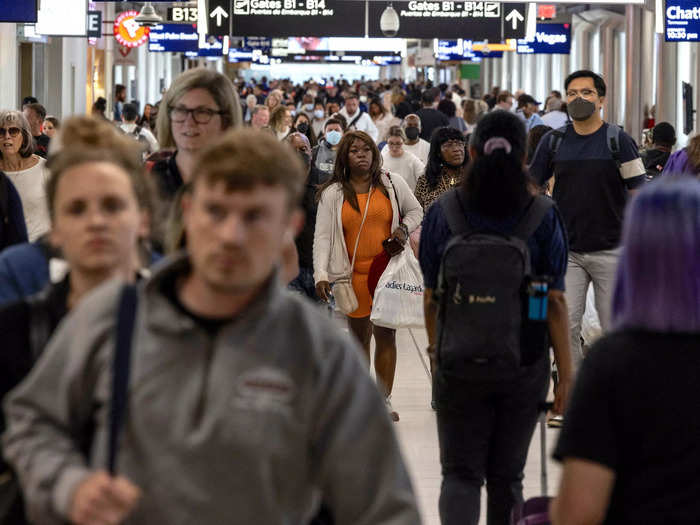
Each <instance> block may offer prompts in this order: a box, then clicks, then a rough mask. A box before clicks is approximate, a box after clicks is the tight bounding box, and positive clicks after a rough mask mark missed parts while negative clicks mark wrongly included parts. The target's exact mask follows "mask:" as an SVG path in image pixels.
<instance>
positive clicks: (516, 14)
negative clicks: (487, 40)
mask: <svg viewBox="0 0 700 525" xmlns="http://www.w3.org/2000/svg"><path fill="white" fill-rule="evenodd" d="M526 24H527V4H524V3H522V4H519V3H512V4H503V39H504V40H505V39H506V38H524V37H525V28H526Z"/></svg>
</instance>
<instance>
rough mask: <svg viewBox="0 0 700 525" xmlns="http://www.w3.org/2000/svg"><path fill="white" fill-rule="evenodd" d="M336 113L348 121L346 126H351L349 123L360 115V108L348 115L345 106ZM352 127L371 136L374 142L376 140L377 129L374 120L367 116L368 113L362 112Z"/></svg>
mask: <svg viewBox="0 0 700 525" xmlns="http://www.w3.org/2000/svg"><path fill="white" fill-rule="evenodd" d="M338 113H340V114H341V115H343V116H344V117H345V119H346V120H347V121H348V128H351V126H350V124H351V123H352V121H353V120H354V119H355V118H356V117H357V116H358V115H360V108H357V111H356V112H355V113H353V114H352V115H348V110H347V109H346V108H345V107H343V108H342V109H341V110H340V111H339V112H338ZM352 128H354V129H356V130H358V131H364V132H365V133H367V134H368V135H369V136H370V137H372V140H373V141H374V142H377V138H378V135H379V131H378V130H377V126H375V125H374V121H373V120H372V117H370V116H369V114H367V113H362V115H360V118H359V119H358V120H357V122H355V124H353V125H352Z"/></svg>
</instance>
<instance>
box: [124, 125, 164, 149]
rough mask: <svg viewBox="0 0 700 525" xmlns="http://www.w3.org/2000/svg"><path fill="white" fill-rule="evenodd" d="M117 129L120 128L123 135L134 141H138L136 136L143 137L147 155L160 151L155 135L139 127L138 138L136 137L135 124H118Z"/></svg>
mask: <svg viewBox="0 0 700 525" xmlns="http://www.w3.org/2000/svg"><path fill="white" fill-rule="evenodd" d="M119 127H120V128H122V130H123V131H124V133H126V134H127V135H130V136H131V137H133V138H134V139H136V140H138V136H140V137H143V138H145V139H146V142H148V153H155V152H156V151H158V150H159V149H160V146H159V145H158V141H157V140H156V137H155V135H153V133H151V130H150V129H148V128H146V127H143V126H141V130H140V131H139V134H138V136H136V134H135V132H136V127H137V126H136V123H135V122H129V123H126V122H122V123H121V124H119Z"/></svg>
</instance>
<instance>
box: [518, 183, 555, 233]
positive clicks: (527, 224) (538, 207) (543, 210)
mask: <svg viewBox="0 0 700 525" xmlns="http://www.w3.org/2000/svg"><path fill="white" fill-rule="evenodd" d="M553 206H554V201H553V200H552V199H550V198H549V197H546V196H544V195H537V196H535V197H533V198H532V201H530V204H529V205H528V208H527V211H526V212H525V215H524V216H523V218H522V219H520V222H519V223H518V225H517V226H516V227H515V230H513V235H514V236H515V237H517V238H518V239H520V240H522V241H525V242H527V240H528V239H529V238H530V237H532V234H533V233H535V230H537V228H539V226H540V224H542V220H544V216H545V215H547V212H548V211H549V210H550V209H551V208H552V207H553Z"/></svg>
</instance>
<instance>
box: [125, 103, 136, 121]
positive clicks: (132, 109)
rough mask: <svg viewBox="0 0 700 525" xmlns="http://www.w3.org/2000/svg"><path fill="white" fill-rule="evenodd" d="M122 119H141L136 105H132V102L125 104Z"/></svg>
mask: <svg viewBox="0 0 700 525" xmlns="http://www.w3.org/2000/svg"><path fill="white" fill-rule="evenodd" d="M122 118H123V119H124V120H127V121H131V120H136V119H137V118H139V110H138V108H137V107H136V104H132V103H131V102H129V103H128V104H124V107H123V108H122Z"/></svg>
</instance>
